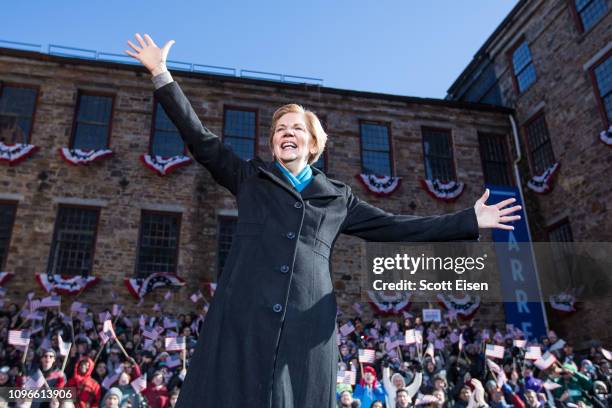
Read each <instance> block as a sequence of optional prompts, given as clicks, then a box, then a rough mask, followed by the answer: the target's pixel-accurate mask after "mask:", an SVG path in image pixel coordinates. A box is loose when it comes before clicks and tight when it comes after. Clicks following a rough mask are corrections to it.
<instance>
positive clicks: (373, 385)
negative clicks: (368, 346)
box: [359, 366, 378, 388]
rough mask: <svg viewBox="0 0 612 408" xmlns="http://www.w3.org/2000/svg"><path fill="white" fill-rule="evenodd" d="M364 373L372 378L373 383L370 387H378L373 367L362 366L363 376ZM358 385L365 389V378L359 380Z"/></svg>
mask: <svg viewBox="0 0 612 408" xmlns="http://www.w3.org/2000/svg"><path fill="white" fill-rule="evenodd" d="M365 373H370V374H372V375H373V376H374V381H373V382H372V387H373V388H376V387H377V385H378V381H377V379H376V370H374V367H372V366H364V367H363V374H364V375H365ZM359 384H361V386H362V387H365V385H366V382H365V378H363V377H361V380H360V381H359Z"/></svg>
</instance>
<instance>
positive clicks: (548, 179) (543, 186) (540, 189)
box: [527, 162, 559, 194]
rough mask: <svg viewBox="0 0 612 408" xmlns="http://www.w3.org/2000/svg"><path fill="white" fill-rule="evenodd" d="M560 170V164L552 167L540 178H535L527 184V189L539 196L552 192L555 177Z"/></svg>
mask: <svg viewBox="0 0 612 408" xmlns="http://www.w3.org/2000/svg"><path fill="white" fill-rule="evenodd" d="M558 168H559V162H557V163H555V164H553V165H551V166H550V167H549V168H547V169H546V171H544V173H542V174H540V175H539V176H533V177H532V178H531V180H529V181H528V182H527V187H529V188H530V189H531V190H533V191H534V192H536V193H538V194H547V193H549V192H550V191H551V190H552V182H553V177H554V175H555V174H556V172H557V169H558Z"/></svg>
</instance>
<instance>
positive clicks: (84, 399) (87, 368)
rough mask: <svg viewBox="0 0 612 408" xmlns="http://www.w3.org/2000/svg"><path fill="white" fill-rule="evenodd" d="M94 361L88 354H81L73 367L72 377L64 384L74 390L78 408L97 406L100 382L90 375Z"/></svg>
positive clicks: (100, 391)
mask: <svg viewBox="0 0 612 408" xmlns="http://www.w3.org/2000/svg"><path fill="white" fill-rule="evenodd" d="M93 370H94V362H93V360H92V359H91V358H89V357H88V356H81V357H80V358H79V360H78V362H77V363H76V365H75V368H74V375H73V377H72V378H71V379H70V380H68V383H67V384H66V385H67V386H68V387H73V388H75V390H76V396H77V399H78V404H77V407H78V408H98V407H99V406H100V397H101V394H102V390H101V387H100V384H98V382H97V381H96V380H94V379H93V378H92V377H91V374H92V372H93Z"/></svg>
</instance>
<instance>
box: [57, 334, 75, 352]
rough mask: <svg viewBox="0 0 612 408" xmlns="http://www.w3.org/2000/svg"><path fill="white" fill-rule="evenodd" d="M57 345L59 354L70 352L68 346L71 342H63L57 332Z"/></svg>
mask: <svg viewBox="0 0 612 408" xmlns="http://www.w3.org/2000/svg"><path fill="white" fill-rule="evenodd" d="M57 345H58V347H59V353H60V355H61V356H67V355H68V353H69V352H70V346H71V345H72V344H71V343H70V342H65V341H64V339H62V335H61V334H58V335H57Z"/></svg>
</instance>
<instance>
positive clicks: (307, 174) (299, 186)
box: [274, 160, 312, 192]
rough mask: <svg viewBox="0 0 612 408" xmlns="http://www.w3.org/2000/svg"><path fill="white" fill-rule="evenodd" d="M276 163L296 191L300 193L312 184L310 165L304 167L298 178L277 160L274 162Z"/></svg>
mask: <svg viewBox="0 0 612 408" xmlns="http://www.w3.org/2000/svg"><path fill="white" fill-rule="evenodd" d="M274 163H276V166H277V167H278V168H279V169H280V170H281V171H282V172H283V174H284V175H285V177H286V178H287V180H289V182H290V183H291V185H292V186H293V187H295V189H296V190H297V191H299V192H301V191H302V190H303V189H305V188H306V186H307V185H308V183H310V180H312V169H311V168H310V166H309V165H308V164H307V165H306V166H304V168H303V169H302V171H300V173H299V174H298V175H297V177H296V176H294V175H293V174H291V172H290V171H289V170H287V169H286V168H285V166H283V165H282V164H280V163H279V162H278V161H277V160H274Z"/></svg>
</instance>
